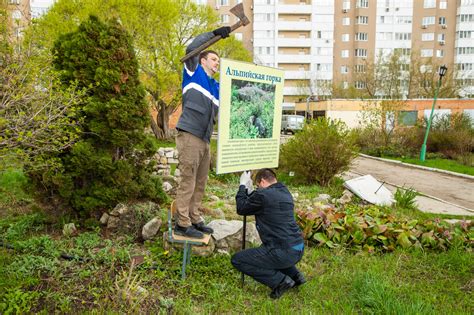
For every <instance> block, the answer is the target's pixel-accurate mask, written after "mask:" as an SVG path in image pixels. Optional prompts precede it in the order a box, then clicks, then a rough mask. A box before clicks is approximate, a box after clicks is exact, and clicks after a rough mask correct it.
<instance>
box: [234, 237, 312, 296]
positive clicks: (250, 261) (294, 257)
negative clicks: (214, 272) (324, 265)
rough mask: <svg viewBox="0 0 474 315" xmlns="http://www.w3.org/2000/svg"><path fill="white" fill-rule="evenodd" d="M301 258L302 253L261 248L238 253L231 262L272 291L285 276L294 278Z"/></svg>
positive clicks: (291, 250) (292, 250)
mask: <svg viewBox="0 0 474 315" xmlns="http://www.w3.org/2000/svg"><path fill="white" fill-rule="evenodd" d="M301 257H303V251H298V250H294V249H291V248H290V249H280V248H269V247H265V246H261V247H257V248H250V249H246V250H243V251H241V252H238V253H237V254H235V255H234V256H232V260H231V262H232V265H233V266H234V267H235V268H236V269H237V270H239V271H240V272H243V273H244V274H246V275H249V276H251V277H252V278H254V279H255V280H257V281H258V282H260V283H263V284H264V285H266V286H268V287H270V288H271V289H274V288H275V287H276V286H277V285H279V284H280V282H281V281H282V280H283V278H284V277H285V275H287V276H289V277H294V276H295V275H296V274H297V273H298V272H299V271H298V269H296V267H295V265H296V263H297V262H298V261H300V260H301Z"/></svg>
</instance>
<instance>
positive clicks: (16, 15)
mask: <svg viewBox="0 0 474 315" xmlns="http://www.w3.org/2000/svg"><path fill="white" fill-rule="evenodd" d="M12 18H13V19H15V20H19V19H21V11H20V10H15V11H13V12H12Z"/></svg>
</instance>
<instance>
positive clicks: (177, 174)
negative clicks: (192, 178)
mask: <svg viewBox="0 0 474 315" xmlns="http://www.w3.org/2000/svg"><path fill="white" fill-rule="evenodd" d="M174 176H176V177H180V176H181V171H180V170H179V168H176V169H175V170H174Z"/></svg>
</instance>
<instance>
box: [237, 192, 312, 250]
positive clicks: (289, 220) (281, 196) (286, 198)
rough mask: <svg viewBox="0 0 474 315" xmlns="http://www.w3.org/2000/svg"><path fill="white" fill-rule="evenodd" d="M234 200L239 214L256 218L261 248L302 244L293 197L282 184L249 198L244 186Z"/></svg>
mask: <svg viewBox="0 0 474 315" xmlns="http://www.w3.org/2000/svg"><path fill="white" fill-rule="evenodd" d="M235 200H236V202H237V213H238V214H240V215H255V220H256V226H257V231H258V234H259V235H260V239H261V240H262V243H263V245H265V246H267V247H274V248H275V247H276V248H292V247H294V246H297V245H300V244H303V238H302V234H301V230H300V228H299V227H298V225H297V224H296V221H295V217H294V212H293V209H294V203H293V197H292V196H291V194H290V192H289V191H288V189H287V188H286V186H285V185H283V184H282V183H275V184H272V185H270V186H268V187H267V188H264V189H258V190H256V191H254V192H253V193H251V194H250V195H247V190H246V188H245V186H244V185H240V187H239V191H238V192H237V195H236V196H235Z"/></svg>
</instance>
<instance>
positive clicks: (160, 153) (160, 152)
mask: <svg viewBox="0 0 474 315" xmlns="http://www.w3.org/2000/svg"><path fill="white" fill-rule="evenodd" d="M158 155H159V156H165V149H163V148H159V149H158Z"/></svg>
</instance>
